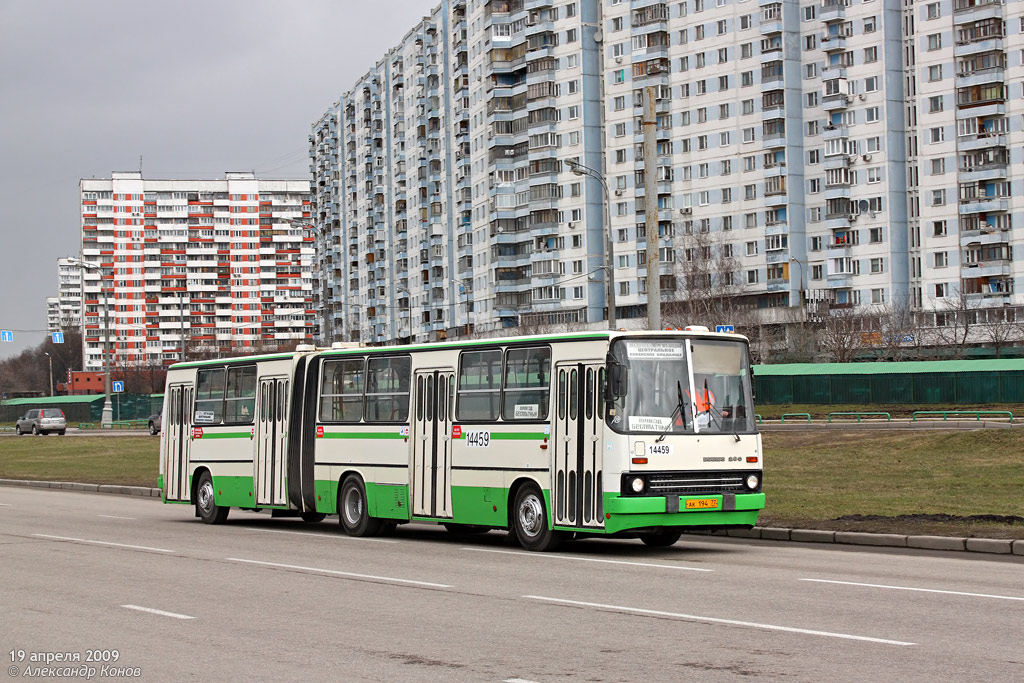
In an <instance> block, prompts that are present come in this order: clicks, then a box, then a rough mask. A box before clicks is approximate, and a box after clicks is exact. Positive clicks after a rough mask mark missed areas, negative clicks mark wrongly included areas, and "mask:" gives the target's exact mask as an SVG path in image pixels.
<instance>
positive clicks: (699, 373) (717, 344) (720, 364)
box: [608, 339, 754, 434]
mask: <svg viewBox="0 0 1024 683" xmlns="http://www.w3.org/2000/svg"><path fill="white" fill-rule="evenodd" d="M611 356H612V362H614V363H618V364H620V365H621V366H622V367H623V368H624V369H625V379H626V381H625V393H624V395H622V396H619V397H618V398H616V399H615V400H614V401H613V403H612V406H611V409H610V410H609V414H608V424H609V425H610V426H611V427H612V429H614V430H616V431H618V432H629V433H657V434H663V433H666V434H672V433H689V434H694V433H712V434H715V433H717V434H736V433H750V432H753V431H754V421H753V418H754V414H753V413H754V411H753V408H752V406H753V400H752V396H751V381H750V363H749V359H748V355H747V346H746V344H744V343H743V342H742V341H729V340H717V339H691V340H685V339H680V340H675V339H621V340H618V341H617V342H615V344H614V346H613V347H612V352H611Z"/></svg>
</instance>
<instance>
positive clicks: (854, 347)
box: [819, 308, 871, 363]
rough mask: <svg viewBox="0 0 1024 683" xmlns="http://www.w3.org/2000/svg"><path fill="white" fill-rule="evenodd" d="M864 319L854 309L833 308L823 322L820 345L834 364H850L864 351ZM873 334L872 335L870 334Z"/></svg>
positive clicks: (865, 339)
mask: <svg viewBox="0 0 1024 683" xmlns="http://www.w3.org/2000/svg"><path fill="white" fill-rule="evenodd" d="M864 328H865V325H864V319H863V318H862V317H861V316H860V315H858V314H857V313H855V312H854V309H852V308H833V309H831V310H830V311H829V312H828V315H826V316H825V317H824V318H823V320H822V325H821V331H820V333H819V343H820V345H821V349H822V351H824V352H826V353H827V354H829V356H830V358H831V360H832V362H833V363H849V362H851V361H853V360H854V359H855V358H856V357H857V354H858V353H859V352H860V351H861V350H863V349H864V347H865V343H866V342H868V341H870V338H865V337H864V336H863V335H864V334H865V332H864ZM868 334H871V333H868Z"/></svg>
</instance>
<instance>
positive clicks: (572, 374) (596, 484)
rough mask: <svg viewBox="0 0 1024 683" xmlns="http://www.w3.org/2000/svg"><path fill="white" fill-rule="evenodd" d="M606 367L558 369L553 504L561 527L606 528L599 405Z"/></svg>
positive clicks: (560, 366) (564, 365)
mask: <svg viewBox="0 0 1024 683" xmlns="http://www.w3.org/2000/svg"><path fill="white" fill-rule="evenodd" d="M602 367H603V364H602V363H595V362H584V363H559V364H558V365H557V366H556V369H557V387H558V399H557V402H558V411H557V413H556V415H555V437H554V445H555V453H554V463H553V468H552V474H553V475H554V476H553V477H552V479H551V480H552V485H553V486H552V487H553V489H554V492H553V496H552V501H551V502H552V506H553V507H554V519H555V524H557V525H558V526H574V527H587V528H600V527H603V526H604V501H603V498H602V493H601V492H602V489H603V486H602V481H601V480H602V476H601V475H602V460H603V457H602V452H601V430H602V420H601V413H602V411H601V409H600V408H601V407H600V406H599V405H598V401H599V394H600V391H599V389H598V380H599V372H600V369H601V368H602Z"/></svg>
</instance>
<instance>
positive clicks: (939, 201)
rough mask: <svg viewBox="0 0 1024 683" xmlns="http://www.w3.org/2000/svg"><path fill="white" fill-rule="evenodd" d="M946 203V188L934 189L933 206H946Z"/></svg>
mask: <svg viewBox="0 0 1024 683" xmlns="http://www.w3.org/2000/svg"><path fill="white" fill-rule="evenodd" d="M945 204H946V191H945V190H932V206H945Z"/></svg>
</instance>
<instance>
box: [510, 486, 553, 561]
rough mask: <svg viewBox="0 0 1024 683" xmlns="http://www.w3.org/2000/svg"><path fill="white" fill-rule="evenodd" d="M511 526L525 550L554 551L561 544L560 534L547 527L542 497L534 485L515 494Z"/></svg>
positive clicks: (525, 487)
mask: <svg viewBox="0 0 1024 683" xmlns="http://www.w3.org/2000/svg"><path fill="white" fill-rule="evenodd" d="M512 526H513V528H514V529H515V532H516V538H518V539H519V545H521V546H523V548H524V549H526V550H536V551H539V552H544V551H546V550H555V549H556V548H558V546H559V545H561V543H562V534H560V533H559V532H557V531H553V530H552V529H551V528H550V527H549V526H548V515H547V511H546V509H545V507H544V496H543V495H542V494H541V492H540V489H538V488H537V487H536V486H535V485H534V484H527V485H525V486H523V487H522V488H521V489H519V491H518V492H517V493H516V501H515V505H514V506H513V507H512Z"/></svg>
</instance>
